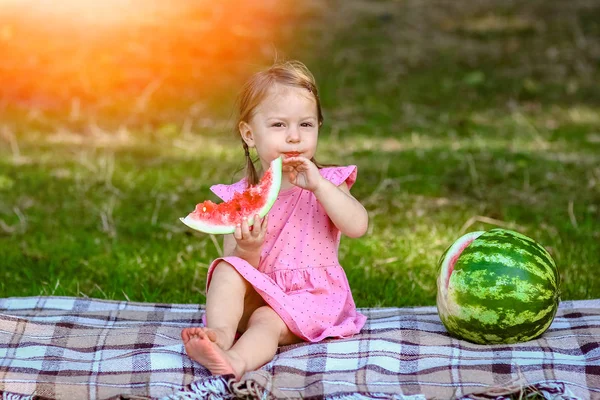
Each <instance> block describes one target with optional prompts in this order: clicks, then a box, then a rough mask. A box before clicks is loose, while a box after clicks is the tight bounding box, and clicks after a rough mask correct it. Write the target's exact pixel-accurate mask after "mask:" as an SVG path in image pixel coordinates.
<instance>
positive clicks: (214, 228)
mask: <svg viewBox="0 0 600 400" xmlns="http://www.w3.org/2000/svg"><path fill="white" fill-rule="evenodd" d="M282 162H283V161H282V159H281V157H278V158H276V159H274V160H273V161H271V164H270V166H269V169H270V170H271V171H272V174H273V176H272V179H271V181H272V185H271V186H270V187H269V192H268V194H267V199H266V202H265V205H264V206H263V207H262V208H261V209H260V210H259V211H258V216H259V217H260V218H263V217H264V216H265V215H267V213H268V212H269V210H271V207H273V204H275V200H277V196H278V195H279V190H280V188H281V177H282ZM254 214H255V213H253V214H252V215H249V216H248V226H252V225H254ZM179 220H180V221H181V222H183V223H184V224H185V225H187V226H188V227H190V228H192V229H195V230H197V231H200V232H204V233H208V234H213V235H225V234H229V233H233V232H235V225H215V224H208V223H206V222H205V221H202V220H197V219H194V218H191V217H190V215H188V216H187V217H185V218H179Z"/></svg>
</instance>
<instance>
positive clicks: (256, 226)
mask: <svg viewBox="0 0 600 400" xmlns="http://www.w3.org/2000/svg"><path fill="white" fill-rule="evenodd" d="M250 231H251V232H252V237H257V236H258V235H259V234H260V217H259V216H258V214H254V223H253V224H252V226H251V227H250Z"/></svg>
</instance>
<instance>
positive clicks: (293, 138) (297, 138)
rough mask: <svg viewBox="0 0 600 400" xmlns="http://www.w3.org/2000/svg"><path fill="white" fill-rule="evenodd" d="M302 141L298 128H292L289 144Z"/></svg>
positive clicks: (288, 139)
mask: <svg viewBox="0 0 600 400" xmlns="http://www.w3.org/2000/svg"><path fill="white" fill-rule="evenodd" d="M299 141H300V132H299V131H298V128H297V127H295V126H290V128H289V129H288V132H287V142H288V143H297V142H299Z"/></svg>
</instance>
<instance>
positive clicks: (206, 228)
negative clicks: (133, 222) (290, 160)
mask: <svg viewBox="0 0 600 400" xmlns="http://www.w3.org/2000/svg"><path fill="white" fill-rule="evenodd" d="M281 164H282V161H281V157H278V158H276V159H275V160H273V161H271V165H270V166H269V169H268V170H267V171H266V172H265V173H264V175H263V177H262V178H261V180H260V182H259V183H258V184H257V185H254V186H251V187H249V188H248V189H246V190H245V191H244V192H240V193H235V194H234V196H233V198H232V199H231V200H229V201H226V202H223V203H219V204H215V203H213V202H212V201H210V200H206V201H205V202H203V203H200V204H198V205H196V209H195V210H194V211H193V212H191V213H190V214H188V216H187V217H185V218H179V219H180V220H181V222H183V223H184V224H186V225H187V226H189V227H190V228H192V229H195V230H197V231H200V232H205V233H212V234H227V233H233V232H234V231H235V226H236V225H237V224H241V223H242V219H243V218H244V217H248V225H249V226H252V225H253V224H254V215H256V214H258V215H259V216H260V217H261V218H262V217H264V216H265V215H267V213H268V212H269V210H270V209H271V207H273V203H275V200H276V199H277V195H278V194H279V188H280V187H281Z"/></svg>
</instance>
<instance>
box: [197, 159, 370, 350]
mask: <svg viewBox="0 0 600 400" xmlns="http://www.w3.org/2000/svg"><path fill="white" fill-rule="evenodd" d="M319 171H320V172H321V175H322V176H323V177H324V178H325V179H327V180H329V181H331V182H333V183H334V184H335V185H338V186H339V185H340V184H342V183H343V182H346V184H347V185H348V187H351V186H352V185H353V184H354V182H355V180H356V173H357V169H356V166H354V165H350V166H345V167H333V168H322V169H320V170H319ZM245 188H246V179H245V178H244V179H242V180H241V181H239V182H236V183H234V184H232V185H214V186H212V187H211V190H212V191H213V192H214V193H215V194H216V195H217V196H219V197H220V198H221V199H223V200H225V201H228V200H229V199H231V198H232V197H233V194H234V193H235V192H242V191H244V189H245ZM268 216H269V221H268V224H269V225H268V230H267V234H266V237H265V242H264V243H263V247H262V252H261V257H260V263H259V265H258V268H254V267H253V266H252V265H250V264H249V263H247V262H246V261H245V260H243V259H241V258H239V257H223V258H218V259H216V260H215V261H213V263H212V264H211V265H210V267H209V270H208V277H207V283H206V288H207V289H208V286H209V285H210V280H211V277H212V272H213V270H214V268H215V266H216V265H217V264H218V262H219V261H221V260H224V261H226V262H228V263H229V264H231V265H232V266H233V267H234V268H235V269H236V270H237V271H238V272H239V273H240V274H241V275H242V276H243V277H244V278H245V279H246V280H247V281H248V282H250V283H251V284H252V286H253V287H254V288H255V289H256V291H257V292H258V293H259V294H260V295H261V296H262V298H263V299H264V300H265V302H266V303H267V304H269V306H271V307H272V308H273V310H275V312H277V314H279V316H280V317H281V318H282V319H283V321H284V322H285V323H286V325H287V326H288V327H289V329H290V330H291V331H292V332H293V333H294V334H296V335H297V336H298V337H300V338H303V339H304V340H306V341H309V342H318V341H320V340H323V339H325V338H327V337H336V338H343V337H349V336H352V335H354V334H356V333H358V332H359V331H360V329H361V328H362V327H363V325H364V324H365V321H366V317H365V316H364V315H363V314H361V313H359V312H357V311H356V306H355V304H354V300H353V298H352V293H351V292H350V287H349V285H348V280H347V278H346V274H345V272H344V269H343V268H342V266H341V265H340V263H339V261H338V246H339V243H340V236H341V232H340V231H339V230H338V229H337V228H336V226H335V225H334V224H333V222H332V221H331V219H330V218H329V216H328V215H327V214H326V212H325V209H324V208H323V207H322V206H321V204H320V203H319V201H318V200H317V199H316V197H315V196H314V194H313V193H312V192H310V191H308V190H304V189H302V188H299V187H297V186H294V187H292V188H290V189H287V190H283V191H280V192H279V196H278V197H277V200H276V201H275V204H274V205H273V207H272V208H271V210H270V211H269V214H268Z"/></svg>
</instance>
